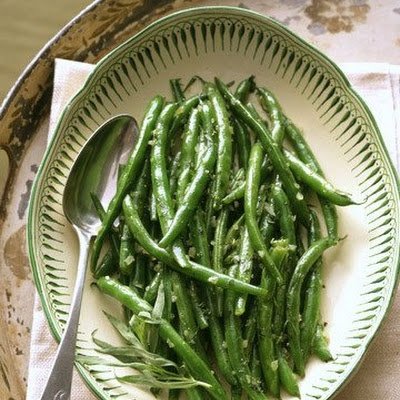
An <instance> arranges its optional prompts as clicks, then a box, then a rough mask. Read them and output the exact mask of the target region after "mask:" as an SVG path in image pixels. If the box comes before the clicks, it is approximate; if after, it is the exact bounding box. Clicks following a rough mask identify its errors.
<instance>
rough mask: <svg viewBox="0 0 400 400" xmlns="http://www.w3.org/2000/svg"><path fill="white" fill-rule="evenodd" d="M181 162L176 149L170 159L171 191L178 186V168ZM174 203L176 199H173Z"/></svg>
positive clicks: (173, 191)
mask: <svg viewBox="0 0 400 400" xmlns="http://www.w3.org/2000/svg"><path fill="white" fill-rule="evenodd" d="M180 162H181V152H180V151H178V152H177V153H176V154H175V156H174V158H173V161H172V164H171V171H170V174H169V186H170V187H171V193H176V190H177V187H178V176H179V175H178V174H179V173H178V168H179V164H180ZM175 203H176V201H175Z"/></svg>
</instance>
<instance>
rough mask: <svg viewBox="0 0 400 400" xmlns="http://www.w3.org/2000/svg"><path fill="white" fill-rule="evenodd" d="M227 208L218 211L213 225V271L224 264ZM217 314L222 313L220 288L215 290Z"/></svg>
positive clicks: (221, 267)
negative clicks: (218, 213)
mask: <svg viewBox="0 0 400 400" xmlns="http://www.w3.org/2000/svg"><path fill="white" fill-rule="evenodd" d="M228 217H229V210H228V209H227V208H223V209H222V210H221V212H220V215H219V218H218V219H217V224H216V227H215V235H214V244H213V250H212V268H213V269H214V271H217V272H222V271H223V269H224V268H223V264H224V242H225V236H226V229H227V224H228ZM215 292H216V293H215V294H216V301H217V310H218V315H219V316H222V313H223V296H224V294H223V292H222V291H221V290H220V289H217V290H216V291H215Z"/></svg>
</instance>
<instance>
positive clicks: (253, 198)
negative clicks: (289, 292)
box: [244, 143, 282, 282]
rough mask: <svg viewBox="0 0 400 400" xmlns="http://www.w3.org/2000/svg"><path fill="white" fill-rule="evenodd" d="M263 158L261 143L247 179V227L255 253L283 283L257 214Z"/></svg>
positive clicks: (252, 156)
mask: <svg viewBox="0 0 400 400" xmlns="http://www.w3.org/2000/svg"><path fill="white" fill-rule="evenodd" d="M262 158H263V150H262V147H261V145H260V144H259V143H256V144H254V145H253V147H252V149H251V153H250V161H249V168H248V170H247V177H246V190H245V196H244V209H245V220H246V226H247V229H248V232H249V236H250V241H251V245H252V247H253V249H254V251H256V252H257V255H258V256H259V258H260V259H261V261H262V263H263V265H264V266H265V268H267V269H268V272H269V273H270V274H271V275H272V276H273V278H274V279H275V280H276V281H277V282H281V280H282V276H281V273H280V272H279V271H278V269H277V268H276V265H275V264H274V262H273V260H272V259H271V256H270V254H269V252H268V249H267V247H266V245H265V243H264V241H263V239H262V236H261V232H260V230H259V228H258V224H257V219H256V214H257V198H258V190H259V185H260V166H261V163H262Z"/></svg>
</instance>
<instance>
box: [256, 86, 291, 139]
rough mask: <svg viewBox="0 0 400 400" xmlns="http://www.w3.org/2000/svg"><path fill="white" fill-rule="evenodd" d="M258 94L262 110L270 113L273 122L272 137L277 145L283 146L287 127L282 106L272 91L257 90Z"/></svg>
mask: <svg viewBox="0 0 400 400" xmlns="http://www.w3.org/2000/svg"><path fill="white" fill-rule="evenodd" d="M257 94H258V98H259V101H260V103H261V106H262V108H263V109H264V110H265V111H266V112H267V113H268V116H269V118H270V120H271V125H272V126H271V135H272V137H273V139H274V140H275V142H276V143H278V144H279V145H282V142H283V139H284V137H285V127H284V117H283V114H282V109H281V105H280V104H279V102H278V100H277V99H276V97H275V96H274V95H273V94H272V93H271V91H269V90H268V89H266V88H257Z"/></svg>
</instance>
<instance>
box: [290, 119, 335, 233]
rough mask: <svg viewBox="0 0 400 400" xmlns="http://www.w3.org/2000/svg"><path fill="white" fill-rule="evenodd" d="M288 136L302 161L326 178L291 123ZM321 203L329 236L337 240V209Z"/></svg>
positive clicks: (322, 201)
mask: <svg viewBox="0 0 400 400" xmlns="http://www.w3.org/2000/svg"><path fill="white" fill-rule="evenodd" d="M286 135H287V137H288V138H289V139H290V143H291V144H292V146H293V148H294V150H295V151H296V154H297V155H298V157H299V158H300V160H301V161H302V162H303V163H304V164H306V165H308V166H309V167H310V168H312V169H313V170H314V171H315V172H316V173H318V174H319V175H320V176H322V177H324V173H323V171H322V168H321V166H320V165H319V163H318V161H317V159H316V158H315V156H314V154H313V152H312V150H311V148H310V146H309V145H308V143H307V142H306V140H305V139H304V137H303V135H302V134H301V132H300V131H299V130H298V129H297V127H296V126H295V125H294V124H293V123H291V122H289V121H288V122H287V124H286ZM319 201H320V203H321V208H322V213H323V214H324V219H325V224H326V227H327V230H328V234H329V236H330V237H331V238H332V239H337V238H338V217H337V211H336V207H335V206H334V205H333V204H332V203H331V202H329V201H327V200H325V199H323V198H321V197H319Z"/></svg>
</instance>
